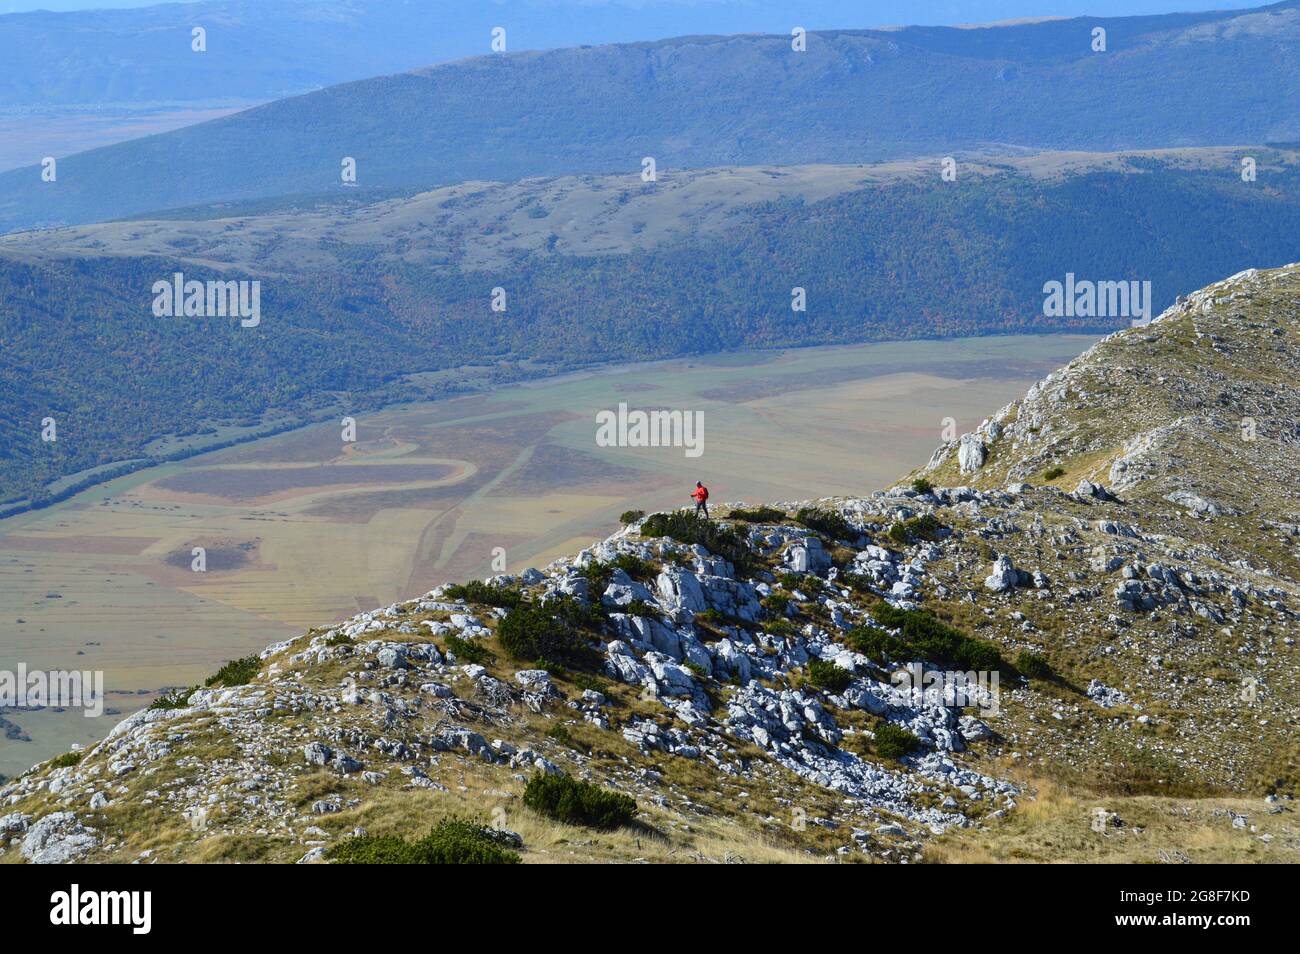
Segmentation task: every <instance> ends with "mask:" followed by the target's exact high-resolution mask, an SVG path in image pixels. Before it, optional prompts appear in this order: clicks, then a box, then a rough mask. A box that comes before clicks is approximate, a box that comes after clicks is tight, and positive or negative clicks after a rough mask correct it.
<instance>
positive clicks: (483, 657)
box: [444, 634, 492, 666]
mask: <svg viewBox="0 0 1300 954" xmlns="http://www.w3.org/2000/svg"><path fill="white" fill-rule="evenodd" d="M444 642H445V644H446V647H447V650H448V652H450V653H452V654H453V655H454V656H455V657H456V661H457V662H467V663H476V664H477V665H480V666H484V665H487V663H489V662H491V660H492V650H490V649H488V648H487V647H486V646H484V645H483V644H482V643H476V642H474V641H472V640H469V639H465V638H464V637H463V636H457V635H455V634H452V635H450V636H447V637H445V639H444Z"/></svg>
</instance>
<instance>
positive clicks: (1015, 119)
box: [0, 0, 1300, 230]
mask: <svg viewBox="0 0 1300 954" xmlns="http://www.w3.org/2000/svg"><path fill="white" fill-rule="evenodd" d="M252 6H253V5H244V4H233V5H232V7H233V8H235V9H238V10H243V11H245V12H247V11H248V10H250V9H252ZM417 6H419V5H412V7H413V8H414V7H417ZM354 7H355V4H348V5H345V6H344V7H342V8H341V9H342V10H344V11H348V10H352V9H354ZM336 8H337V5H335V4H330V5H328V6H323V7H321V8H320V9H321V16H322V17H326V13H327V12H329V18H334V19H335V20H337V19H338V18H339V17H343V16H344V14H343V13H338V12H337V9H336ZM154 9H156V10H166V9H170V8H154ZM179 9H182V10H188V8H184V7H182V8H179ZM128 13H129V14H131V15H143V13H142V12H141V11H127V12H124V13H116V14H111V16H125V15H127V14H128ZM152 15H157V16H161V15H162V14H152ZM232 15H233V14H232ZM249 15H251V14H249ZM410 15H411V16H417V14H416V13H411V14H410ZM31 16H36V15H34V14H33V15H31ZM104 16H106V17H107V16H110V14H104ZM401 16H403V17H404V16H407V13H406V12H403V13H401ZM9 19H10V18H5V20H4V21H0V25H4V23H6V22H7V21H8V20H9ZM19 19H21V17H20V18H19ZM327 19H328V18H327ZM364 22H369V21H364ZM477 29H478V28H477V26H475V27H474V30H476V31H477ZM1097 29H1101V30H1104V31H1105V51H1104V52H1098V51H1095V50H1094V45H1095V40H1094V31H1095V30H1097ZM350 31H351V27H350V26H348V27H345V28H343V29H342V32H341V36H342V37H343V39H340V40H339V41H338V42H339V43H340V44H342V45H343V46H341V47H340V51H342V50H343V48H344V47H347V48H348V49H355V50H361V51H364V50H365V49H366V47H367V44H366V42H365V30H364V29H358V30H357V31H356V36H355V37H354V36H352V35H350ZM410 32H411V33H412V34H413V35H419V34H420V32H421V31H420V30H419V29H412V30H411V31H410ZM139 35H140V36H141V37H143V38H149V37H150V36H151V34H149V33H146V32H142V33H140V34H139ZM304 36H305V38H304V39H303V41H302V42H303V43H304V44H309V45H311V48H312V49H313V50H315V51H316V54H315V55H317V56H318V58H319V60H320V61H321V62H325V61H329V60H330V59H331V56H329V55H324V54H321V53H320V51H321V50H325V51H329V50H331V49H333V47H332V46H331V45H330V44H331V42H332V41H326V40H325V39H321V38H317V37H313V36H311V35H310V34H305V35H304ZM182 39H184V38H182ZM10 42H11V43H13V42H14V41H10ZM141 42H144V39H142V40H141ZM149 42H153V40H152V39H150V40H149ZM18 45H20V46H21V45H22V44H21V43H20V44H18ZM181 48H182V53H181V54H179V55H180V57H181V58H180V59H179V60H178V61H175V62H172V61H170V60H168V59H166V58H164V59H160V60H159V61H158V63H157V79H156V80H147V72H148V71H146V77H145V78H141V79H139V82H140V83H146V82H158V83H161V82H163V80H164V78H165V81H166V83H167V84H168V86H169V87H170V88H172V89H174V90H186V89H190V88H193V89H195V90H200V89H208V88H213V87H212V80H211V74H210V73H209V71H214V70H216V71H220V70H223V69H224V68H225V67H224V66H223V63H222V60H221V56H222V55H224V54H218V52H217V51H218V50H219V49H220V38H219V37H217V36H214V37H213V38H212V40H211V45H210V52H209V53H208V54H205V55H204V56H199V55H195V54H191V53H189V52H188V45H187V44H182V47H181ZM3 49H4V46H3V44H2V43H0V50H3ZM259 49H261V50H263V51H264V52H265V53H266V55H267V56H268V57H269V56H274V57H275V58H277V61H278V62H279V63H280V64H281V66H282V67H283V72H282V74H281V75H279V76H278V78H276V79H274V80H272V81H269V82H271V85H272V86H273V87H274V88H275V89H279V90H282V91H289V90H295V89H301V88H303V87H304V86H311V85H314V84H316V83H318V82H320V81H321V77H320V75H319V74H312V73H310V71H302V70H299V69H297V67H295V66H294V64H295V63H296V62H297V58H296V56H295V55H293V51H292V48H289V49H286V48H282V47H279V46H276V44H275V43H270V42H268V43H265V44H263V45H261V46H259ZM29 55H40V54H39V51H37V52H31V51H28V52H25V53H24V54H23V56H29ZM349 55H350V54H346V53H344V52H340V57H341V59H342V61H344V62H346V61H347V60H348V56H349ZM205 57H206V58H205ZM355 57H356V59H355V62H354V66H349V67H346V68H347V69H353V68H355V69H356V70H365V69H368V68H377V64H375V63H374V62H370V61H366V60H365V57H364V55H363V54H362V53H357V54H355ZM429 58H433V57H432V56H430V57H429ZM335 59H338V58H335ZM8 62H9V63H10V64H12V65H14V68H11V69H8V70H7V71H6V72H7V73H8V74H10V75H11V77H13V76H16V77H17V79H13V78H11V79H10V80H8V81H7V82H9V83H10V84H11V88H12V84H13V83H16V82H17V83H21V82H27V83H32V82H40V81H41V80H39V79H36V78H33V77H39V76H41V75H44V74H43V73H42V71H41V69H39V68H38V67H37V65H36V63H35V61H32V62H30V63H28V64H27V65H26V66H24V63H25V62H27V61H26V60H24V59H22V58H20V59H18V60H13V59H10V60H8ZM45 62H48V59H46V60H45ZM47 72H50V73H52V74H54V75H57V76H59V77H67V76H75V75H77V73H78V71H77V70H73V71H71V73H68V72H65V71H63V70H61V69H60V70H56V71H47ZM129 73H130V76H132V77H136V76H137V75H138V72H137V71H135V70H131V71H129ZM134 81H135V80H132V82H134ZM250 81H251V80H250ZM59 82H71V83H72V84H73V85H72V87H71V88H70V89H69V90H68V92H67V95H68V96H70V97H72V98H74V99H75V98H77V97H81V96H83V95H85V93H84V89H83V88H82V87H78V86H77V85H76V84H77V83H78V82H80V81H76V80H71V81H70V80H67V79H61V80H59ZM256 83H259V84H261V85H260V86H258V87H256V88H254V87H253V86H250V87H248V88H247V89H242V90H241V91H239V92H240V95H264V94H265V92H266V90H267V89H268V86H267V83H268V80H267V78H266V76H265V75H263V76H261V77H260V78H257V79H256ZM90 85H95V84H94V83H87V84H86V86H87V87H88V86H90ZM222 89H223V92H224V93H226V94H230V93H231V90H230V88H228V87H226V86H223V87H222ZM258 90H261V92H260V93H259V92H258ZM10 95H15V94H10ZM22 95H28V96H30V95H34V93H32V91H28V92H27V93H24V94H22ZM60 95H62V94H60ZM123 95H128V96H132V97H139V96H143V95H146V92H145V90H144V88H143V87H141V88H140V89H132V90H127V91H125V92H124V94H123ZM187 95H188V94H187ZM1297 102H1300V0H1287V2H1285V3H1280V4H1276V5H1274V6H1271V7H1265V8H1260V9H1257V10H1252V11H1244V12H1215V13H1204V14H1176V15H1166V16H1145V17H1128V18H1113V19H1092V18H1080V19H1068V20H1051V21H1046V22H1037V23H1025V24H1016V25H1007V26H996V27H988V28H981V29H952V28H939V27H909V28H905V29H898V30H839V31H827V32H820V33H812V34H809V36H808V38H807V50H806V51H805V52H795V51H794V50H792V49H791V37H790V36H789V35H774V36H755V35H749V36H728V37H700V36H693V37H679V38H675V39H669V40H662V41H656V42H643V43H633V44H626V45H611V46H596V47H590V48H585V47H583V48H576V49H560V50H551V51H547V52H520V53H509V52H508V53H504V54H490V55H484V56H479V57H475V58H471V59H466V60H461V61H458V62H454V63H446V64H443V65H439V66H433V67H429V68H425V69H420V70H416V71H413V72H407V73H401V74H397V75H389V76H381V77H378V78H372V79H366V80H361V81H358V82H352V83H347V84H344V85H340V86H332V87H330V88H328V89H323V90H320V91H318V92H313V93H308V94H306V95H302V96H296V97H293V98H289V99H284V100H280V101H278V102H274V103H270V104H267V105H264V106H259V107H256V108H253V109H250V110H247V111H245V112H242V113H238V114H235V115H233V116H229V117H226V118H223V119H218V120H214V121H211V122H207V123H202V124H200V125H196V126H192V127H188V128H184V129H179V130H175V131H173V132H169V133H164V134H161V135H156V136H150V137H147V138H144V139H140V140H135V141H132V142H127V143H122V144H119V145H115V146H109V147H105V148H101V149H95V150H92V151H90V152H86V153H81V154H78V155H73V156H68V157H63V158H60V159H59V162H58V167H57V181H54V182H47V181H43V179H42V177H41V175H40V168H39V167H38V166H32V167H27V168H23V169H18V170H14V171H11V172H8V173H5V174H3V175H0V229H2V230H14V229H23V228H31V227H35V226H40V225H55V224H71V223H84V222H92V221H101V220H105V219H110V218H115V217H120V216H128V215H138V214H141V213H145V212H150V211H157V210H161V209H167V208H172V207H176V206H188V205H197V204H204V203H211V202H218V201H229V200H242V199H251V198H258V197H269V196H283V195H289V194H321V193H329V192H331V191H333V192H339V191H342V190H343V189H344V185H343V183H342V181H341V176H340V168H341V163H342V161H343V159H344V158H345V157H351V158H353V159H355V160H356V163H357V182H356V187H357V189H359V190H363V191H364V190H385V189H405V190H418V189H427V188H431V187H434V186H437V185H443V184H449V183H453V182H461V181H466V180H473V179H491V180H515V179H520V178H524V177H529V176H554V175H571V174H576V173H602V174H609V173H616V172H626V173H628V174H632V173H637V172H640V170H641V167H642V166H641V164H642V160H643V158H644V157H647V156H649V157H653V158H654V159H655V160H656V162H657V164H658V168H659V169H660V170H662V171H665V172H666V171H670V170H674V169H682V168H704V167H711V166H719V165H727V164H747V165H748V164H778V165H785V164H792V163H847V162H861V161H877V160H884V159H890V158H894V157H902V156H916V155H927V154H935V155H956V156H963V155H968V154H973V153H981V154H996V153H1009V152H1015V151H1019V150H1025V149H1029V150H1041V149H1055V150H1063V149H1082V150H1116V149H1141V148H1160V147H1169V146H1179V145H1189V146H1191V145H1197V146H1200V145H1216V144H1217V145H1228V144H1234V143H1262V142H1270V141H1271V142H1290V141H1296V140H1300V112H1297V110H1296V109H1295V103H1297ZM56 158H59V157H56Z"/></svg>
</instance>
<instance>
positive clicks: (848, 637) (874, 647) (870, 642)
mask: <svg viewBox="0 0 1300 954" xmlns="http://www.w3.org/2000/svg"><path fill="white" fill-rule="evenodd" d="M844 642H845V643H846V644H847V645H848V647H849V648H850V649H852V650H853V651H854V652H856V653H862V655H864V656H866V657H867V658H868V659H873V660H875V661H876V662H878V663H883V662H885V661H887V660H890V659H900V658H902V656H903V654H904V653H905V652H906V651H907V644H906V643H905V642H903V641H902V640H901V639H899V638H898V637H897V636H895V635H893V634H892V633H888V632H886V631H885V630H883V629H878V628H876V627H875V626H855V627H853V628H852V629H851V630H849V631H848V633H846V634H845V636H844Z"/></svg>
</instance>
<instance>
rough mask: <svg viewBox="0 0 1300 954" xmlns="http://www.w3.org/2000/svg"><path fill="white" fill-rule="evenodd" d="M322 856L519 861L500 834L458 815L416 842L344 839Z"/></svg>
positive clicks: (365, 861)
mask: <svg viewBox="0 0 1300 954" xmlns="http://www.w3.org/2000/svg"><path fill="white" fill-rule="evenodd" d="M326 855H327V857H329V859H330V860H331V861H334V862H335V863H337V864H343V865H514V864H518V863H519V862H520V860H521V859H520V857H519V854H518V853H517V852H514V851H511V850H510V848H509V847H508V842H506V840H505V838H504V836H503V835H502V834H501V833H499V832H496V831H493V830H492V829H491V828H487V827H484V826H483V825H479V824H476V823H475V822H470V821H465V820H463V819H459V818H449V819H445V820H443V821H440V822H438V824H436V825H434V826H433V828H432V830H430V832H429V834H427V835H425V836H424V837H423V838H421V839H419V840H418V841H406V840H405V839H403V838H399V837H397V836H396V835H361V836H359V837H354V838H345V839H343V840H342V841H340V842H339V843H338V844H336V845H334V846H333V847H332V848H330V849H329V851H327V852H326Z"/></svg>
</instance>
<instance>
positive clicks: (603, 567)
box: [582, 553, 659, 600]
mask: <svg viewBox="0 0 1300 954" xmlns="http://www.w3.org/2000/svg"><path fill="white" fill-rule="evenodd" d="M615 570H622V571H623V572H624V573H626V574H627V575H628V576H630V577H632V579H634V580H639V581H641V582H642V583H647V582H649V581H650V580H653V579H654V578H655V577H656V576H658V575H659V567H657V566H655V565H654V564H653V563H651V562H650V561H649V560H644V559H642V558H641V557H639V556H634V555H633V554H631V553H620V554H619V555H618V556H616V557H615V558H614V559H612V560H609V561H608V562H604V563H597V562H592V563H589V564H587V568H586V569H585V570H583V571H582V575H583V576H585V577H586V578H587V585H588V586H589V587H590V588H591V596H592V598H593V599H596V600H599V599H600V597H601V594H603V593H604V592H605V590H606V589H607V588H608V587H609V583H610V580H612V579H613V578H614V571H615Z"/></svg>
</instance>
